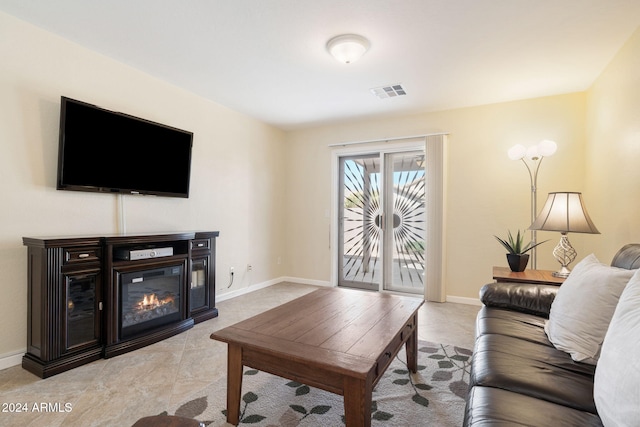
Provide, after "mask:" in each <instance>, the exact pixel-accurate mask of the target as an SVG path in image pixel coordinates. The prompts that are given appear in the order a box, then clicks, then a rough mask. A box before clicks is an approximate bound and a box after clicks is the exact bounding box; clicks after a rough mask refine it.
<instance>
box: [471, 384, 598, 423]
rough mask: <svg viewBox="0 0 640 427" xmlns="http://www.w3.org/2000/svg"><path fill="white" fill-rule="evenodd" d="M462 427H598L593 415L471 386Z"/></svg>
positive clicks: (544, 401)
mask: <svg viewBox="0 0 640 427" xmlns="http://www.w3.org/2000/svg"><path fill="white" fill-rule="evenodd" d="M464 425H465V426H481V425H482V426H487V425H492V426H495V425H503V426H530V427H549V426H560V425H564V426H580V427H591V426H602V422H601V421H600V418H598V416H597V415H595V414H592V413H590V412H585V411H580V410H577V409H573V408H568V407H566V406H562V405H558V404H555V403H552V402H548V401H546V400H541V399H536V398H533V397H530V396H526V395H523V394H519V393H514V392H511V391H508V390H502V389H499V388H493V387H473V388H471V389H470V390H469V395H468V396H467V408H466V412H465V420H464Z"/></svg>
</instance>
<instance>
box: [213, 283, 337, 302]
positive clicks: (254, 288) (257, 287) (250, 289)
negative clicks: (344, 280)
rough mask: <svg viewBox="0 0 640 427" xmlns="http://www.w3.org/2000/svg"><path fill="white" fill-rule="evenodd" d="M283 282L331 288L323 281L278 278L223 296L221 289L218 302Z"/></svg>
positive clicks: (217, 293) (329, 284)
mask: <svg viewBox="0 0 640 427" xmlns="http://www.w3.org/2000/svg"><path fill="white" fill-rule="evenodd" d="M282 282H293V283H300V284H301V285H313V286H329V287H330V286H331V283H330V282H326V281H322V280H310V279H301V278H299V277H278V278H276V279H271V280H267V281H266V282H262V283H256V284H255V285H251V286H247V287H246V288H242V289H238V290H235V291H231V292H225V293H223V294H221V293H219V292H220V289H217V290H216V302H219V301H225V300H228V299H231V298H235V297H239V296H241V295H245V294H248V293H251V292H254V291H257V290H260V289H264V288H268V287H269V286H273V285H275V284H278V283H282Z"/></svg>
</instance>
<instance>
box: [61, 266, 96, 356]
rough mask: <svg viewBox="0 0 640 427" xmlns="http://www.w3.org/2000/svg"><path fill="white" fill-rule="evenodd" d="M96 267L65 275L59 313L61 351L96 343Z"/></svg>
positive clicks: (73, 349)
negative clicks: (62, 318) (62, 320)
mask: <svg viewBox="0 0 640 427" xmlns="http://www.w3.org/2000/svg"><path fill="white" fill-rule="evenodd" d="M99 289H100V270H99V269H96V270H93V271H88V272H82V273H74V274H70V275H65V289H64V292H65V294H64V298H62V303H63V307H62V312H63V313H65V317H64V319H65V322H64V328H63V337H62V338H63V339H62V341H63V348H64V351H65V352H67V351H75V350H78V349H81V348H83V347H86V346H92V345H96V344H99V342H100V318H99V316H98V313H99V311H100V307H99V304H100V302H99V298H97V296H98V295H99Z"/></svg>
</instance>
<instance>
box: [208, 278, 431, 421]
mask: <svg viewBox="0 0 640 427" xmlns="http://www.w3.org/2000/svg"><path fill="white" fill-rule="evenodd" d="M422 303H423V300H422V299H420V298H412V297H403V296H397V295H389V294H381V293H377V292H366V291H357V290H349V289H338V288H323V289H319V290H316V291H313V292H311V293H309V294H307V295H305V296H302V297H300V298H297V299H295V300H293V301H291V302H288V303H286V304H283V305H281V306H279V307H276V308H274V309H272V310H269V311H266V312H264V313H262V314H259V315H257V316H255V317H252V318H250V319H247V320H245V321H242V322H240V323H237V324H235V325H233V326H229V327H227V328H224V329H221V330H219V331H217V332H214V333H213V334H211V338H212V339H214V340H218V341H223V342H226V343H227V344H228V355H227V357H228V367H227V370H228V372H227V422H229V423H231V424H234V425H237V424H238V423H239V421H240V420H239V417H240V399H241V394H242V393H241V392H242V373H243V366H249V367H252V368H254V369H258V370H261V371H265V372H269V373H271V374H274V375H277V376H280V377H284V378H288V379H290V380H293V381H297V382H300V383H303V384H307V385H309V386H312V387H317V388H320V389H323V390H327V391H329V392H332V393H336V394H340V395H342V396H344V410H345V419H346V425H347V426H348V427H351V426H370V425H371V393H372V391H373V388H374V387H375V385H376V384H377V383H378V380H379V379H380V377H382V374H383V373H384V371H385V370H386V369H387V367H388V366H389V364H390V363H391V361H392V360H393V358H394V357H395V356H396V355H397V354H398V351H399V350H400V349H401V348H402V346H403V345H406V353H407V366H408V367H409V369H410V370H411V371H412V372H416V369H417V351H418V350H417V341H418V339H417V331H418V308H420V306H421V305H422Z"/></svg>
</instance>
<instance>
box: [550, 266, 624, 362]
mask: <svg viewBox="0 0 640 427" xmlns="http://www.w3.org/2000/svg"><path fill="white" fill-rule="evenodd" d="M633 273H634V270H627V269H624V268H618V267H611V266H608V265H606V264H602V263H600V262H599V261H598V259H597V258H596V256H595V255H593V254H591V255H589V256H587V257H586V258H584V259H583V260H582V261H580V262H579V263H578V264H577V265H576V266H575V268H574V270H573V271H572V272H571V274H570V275H569V277H568V278H567V280H565V282H564V283H563V284H562V286H561V287H560V289H559V291H558V294H557V295H556V297H555V300H554V301H553V303H552V304H551V312H550V314H549V320H548V321H547V323H546V325H545V332H546V333H547V336H548V337H549V341H551V342H552V343H553V345H554V346H555V347H556V348H557V349H559V350H562V351H566V352H567V353H569V354H570V355H571V357H572V358H573V360H575V361H578V362H584V363H591V364H595V363H596V362H597V360H598V357H599V356H600V347H601V345H602V341H603V340H604V336H605V334H606V333H607V328H608V327H609V322H610V321H611V317H612V316H613V312H614V310H615V308H616V305H617V303H618V298H619V297H620V294H621V293H622V290H623V289H624V287H625V285H626V284H627V282H628V281H629V279H630V278H631V276H632V275H633Z"/></svg>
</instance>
